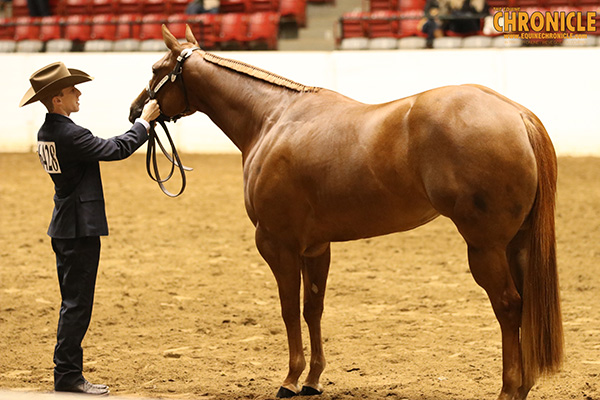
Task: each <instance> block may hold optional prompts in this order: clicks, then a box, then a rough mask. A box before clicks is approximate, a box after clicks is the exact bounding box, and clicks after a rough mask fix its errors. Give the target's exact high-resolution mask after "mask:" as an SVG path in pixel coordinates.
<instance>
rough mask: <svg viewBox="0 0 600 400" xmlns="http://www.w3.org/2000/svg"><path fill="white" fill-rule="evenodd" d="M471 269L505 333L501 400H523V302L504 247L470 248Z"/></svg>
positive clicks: (503, 339)
mask: <svg viewBox="0 0 600 400" xmlns="http://www.w3.org/2000/svg"><path fill="white" fill-rule="evenodd" d="M469 266H470V268H471V272H472V274H473V277H474V278H475V281H476V282H477V283H478V284H479V285H480V286H481V287H482V288H483V289H484V290H485V291H486V292H487V294H488V296H489V298H490V301H491V303H492V308H493V309H494V313H495V314H496V318H497V319H498V322H499V323H500V329H501V332H502V367H503V368H502V369H503V373H502V391H501V393H500V396H499V397H498V400H522V399H523V398H524V397H521V394H520V390H519V389H520V387H521V385H522V364H521V350H520V342H519V327H520V323H521V304H522V302H521V296H520V295H519V292H518V291H517V288H516V286H515V283H514V281H513V277H512V275H511V272H510V268H509V265H508V260H507V256H506V248H505V246H501V245H498V246H495V247H475V246H473V245H469ZM525 396H526V393H525Z"/></svg>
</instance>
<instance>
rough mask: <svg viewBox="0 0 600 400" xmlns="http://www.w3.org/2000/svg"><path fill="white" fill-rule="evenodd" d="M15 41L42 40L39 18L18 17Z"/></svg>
mask: <svg viewBox="0 0 600 400" xmlns="http://www.w3.org/2000/svg"><path fill="white" fill-rule="evenodd" d="M14 23H15V27H14V40H16V41H17V42H18V41H21V40H38V39H39V38H40V18H39V17H17V18H15V19H14Z"/></svg>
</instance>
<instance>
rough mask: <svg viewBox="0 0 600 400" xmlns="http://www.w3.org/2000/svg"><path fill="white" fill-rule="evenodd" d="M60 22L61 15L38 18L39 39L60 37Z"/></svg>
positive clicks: (61, 35) (45, 39)
mask: <svg viewBox="0 0 600 400" xmlns="http://www.w3.org/2000/svg"><path fill="white" fill-rule="evenodd" d="M61 22H62V17H59V16H56V15H52V16H49V17H42V18H41V19H40V24H41V25H40V40H43V41H44V42H47V41H48V40H55V39H62V37H63V34H62V28H61Z"/></svg>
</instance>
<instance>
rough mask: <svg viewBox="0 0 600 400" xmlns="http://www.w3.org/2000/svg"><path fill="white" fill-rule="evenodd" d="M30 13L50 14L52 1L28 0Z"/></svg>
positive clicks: (35, 15) (37, 15)
mask: <svg viewBox="0 0 600 400" xmlns="http://www.w3.org/2000/svg"><path fill="white" fill-rule="evenodd" d="M27 8H29V15H31V16H32V17H47V16H48V15H50V3H49V2H48V0H27Z"/></svg>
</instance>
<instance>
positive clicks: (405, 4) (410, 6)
mask: <svg viewBox="0 0 600 400" xmlns="http://www.w3.org/2000/svg"><path fill="white" fill-rule="evenodd" d="M399 9H400V11H412V10H415V11H423V10H424V9H425V1H424V0H400V7H399Z"/></svg>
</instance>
